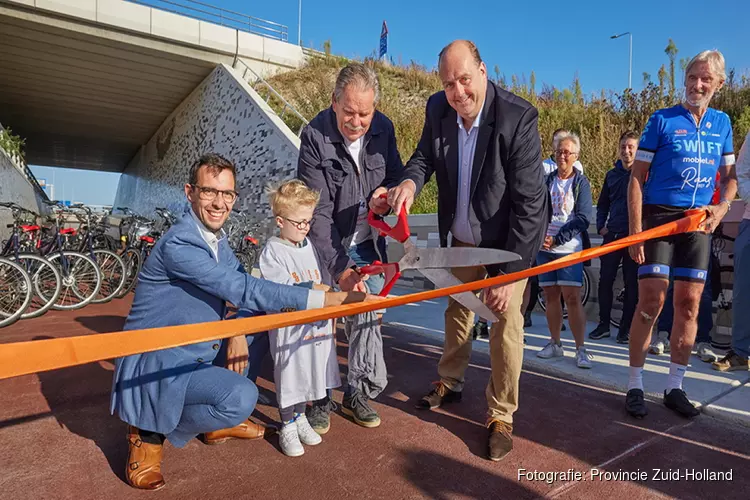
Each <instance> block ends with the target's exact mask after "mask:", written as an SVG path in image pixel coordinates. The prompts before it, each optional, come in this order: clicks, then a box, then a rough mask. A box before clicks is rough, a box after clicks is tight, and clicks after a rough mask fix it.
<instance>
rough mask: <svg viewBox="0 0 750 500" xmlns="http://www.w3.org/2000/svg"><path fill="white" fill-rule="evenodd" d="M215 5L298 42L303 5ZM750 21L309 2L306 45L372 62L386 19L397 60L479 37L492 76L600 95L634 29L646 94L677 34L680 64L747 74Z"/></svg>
mask: <svg viewBox="0 0 750 500" xmlns="http://www.w3.org/2000/svg"><path fill="white" fill-rule="evenodd" d="M210 3H213V4H214V5H217V6H221V7H224V8H226V9H230V10H235V11H238V12H243V13H246V14H249V15H252V16H256V17H261V18H264V19H268V20H271V21H275V22H279V23H282V24H286V25H287V26H288V27H289V32H290V33H289V39H290V41H296V39H297V6H298V0H275V1H274V2H257V3H256V2H249V1H247V0H211V2H210ZM748 18H750V2H748V1H745V0H716V1H714V2H710V3H709V2H705V1H697V0H680V1H675V0H649V1H644V0H632V1H628V2H611V1H602V0H577V1H575V2H560V1H551V0H536V1H532V2H528V1H519V2H504V1H502V0H475V1H474V2H466V3H464V2H458V1H456V0H452V1H444V0H436V1H421V0H417V1H414V0H378V1H374V2H352V1H343V0H302V41H303V44H304V45H306V46H310V45H311V44H312V45H314V46H315V47H316V48H320V47H321V46H322V43H323V41H325V40H326V39H330V40H331V44H332V48H333V52H334V53H340V54H343V55H347V56H355V57H364V56H367V55H370V54H371V53H372V52H373V51H374V50H375V49H377V47H378V39H379V37H380V28H381V25H382V22H383V20H386V21H387V23H388V28H389V32H390V34H389V54H390V55H392V56H393V58H394V60H395V61H397V62H398V60H399V59H400V60H401V61H402V62H404V63H408V62H409V61H411V60H415V61H416V62H418V63H420V64H423V65H425V66H427V67H433V66H434V65H435V63H436V60H437V54H438V52H439V51H440V49H441V48H442V47H443V46H444V45H445V44H446V43H447V42H449V41H451V40H453V39H456V38H469V39H471V40H473V41H474V42H475V43H476V44H477V46H478V47H479V50H480V52H481V54H482V58H483V59H484V60H485V61H486V63H487V66H488V68H489V70H490V74H491V75H492V74H493V68H494V66H495V65H498V66H499V67H500V70H501V72H504V73H505V74H506V75H507V76H508V78H509V79H510V75H511V74H512V73H515V74H517V75H518V76H519V77H520V76H521V75H522V74H526V76H527V77H528V75H529V74H530V73H531V71H532V70H533V71H534V72H535V73H536V77H537V82H538V85H539V86H541V83H542V82H544V83H548V84H552V85H556V86H558V87H561V86H567V85H569V84H570V83H571V81H572V80H573V78H574V76H575V75H576V73H577V74H578V75H579V77H580V79H581V84H582V85H583V89H584V92H586V93H592V92H597V93H598V91H599V90H601V89H603V88H604V89H611V90H615V91H620V90H622V89H623V88H625V87H626V86H627V81H628V37H627V36H626V37H623V38H620V39H617V40H610V38H609V37H610V36H611V35H613V34H619V33H622V32H626V31H630V32H632V33H633V87H634V88H636V89H637V88H640V87H641V82H642V73H643V72H644V71H646V72H649V73H651V75H652V78H653V79H654V80H656V74H657V72H658V71H659V66H661V64H665V63H667V62H668V59H667V56H666V55H665V54H664V48H665V47H666V46H667V42H668V40H669V38H672V39H673V40H674V41H675V44H676V45H677V48H678V49H679V53H678V54H677V59H678V61H679V58H681V57H692V56H693V55H695V54H697V53H698V52H700V51H701V50H704V49H708V48H717V49H719V50H721V51H722V52H723V53H724V55H725V57H726V59H727V65H728V67H735V68H737V69H738V71H744V72H746V73H747V72H748V70H750V50H748V47H750V41H749V40H748V38H747V34H746V30H745V26H744V22H740V20H743V19H744V20H746V19H748ZM732 20H737V22H733V21H732ZM691 26H693V27H691ZM678 68H679V65H678Z"/></svg>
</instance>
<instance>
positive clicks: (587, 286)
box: [537, 267, 591, 319]
mask: <svg viewBox="0 0 750 500" xmlns="http://www.w3.org/2000/svg"><path fill="white" fill-rule="evenodd" d="M590 295H591V277H590V276H589V271H588V268H586V267H584V268H583V285H581V305H582V306H583V307H586V304H587V303H588V301H589V296H590ZM537 300H538V301H539V307H541V308H542V311H546V310H547V306H546V304H545V303H544V290H543V289H542V287H539V294H538V296H537ZM560 301H561V302H562V309H563V319H568V309H567V308H566V307H565V302H563V301H562V299H560Z"/></svg>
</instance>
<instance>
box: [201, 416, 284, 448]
mask: <svg viewBox="0 0 750 500" xmlns="http://www.w3.org/2000/svg"><path fill="white" fill-rule="evenodd" d="M277 431H278V429H277V428H276V427H275V426H273V425H263V424H256V423H255V422H253V421H252V420H249V419H248V420H245V421H244V422H242V423H241V424H240V425H237V426H234V427H232V428H231V429H221V430H218V431H213V432H206V433H205V434H203V442H204V443H206V444H221V443H224V442H226V441H228V440H230V439H263V438H264V437H266V436H271V435H273V434H276V432H277Z"/></svg>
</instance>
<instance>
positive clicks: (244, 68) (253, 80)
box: [233, 58, 310, 137]
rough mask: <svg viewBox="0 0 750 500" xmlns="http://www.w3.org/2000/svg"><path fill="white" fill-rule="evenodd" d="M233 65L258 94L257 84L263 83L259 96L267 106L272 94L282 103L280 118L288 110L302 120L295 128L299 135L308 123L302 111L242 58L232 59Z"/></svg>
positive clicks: (282, 117)
mask: <svg viewBox="0 0 750 500" xmlns="http://www.w3.org/2000/svg"><path fill="white" fill-rule="evenodd" d="M233 67H234V69H235V70H237V71H239V72H240V74H241V76H242V79H243V80H245V81H246V82H247V83H249V84H250V85H251V86H252V87H253V88H254V89H255V90H256V91H257V92H258V94H260V93H261V92H260V90H258V89H257V88H256V87H257V86H258V85H263V86H264V87H265V88H266V90H265V94H266V96H265V97H263V95H261V97H263V100H264V101H266V103H268V105H269V106H270V105H271V103H270V101H269V99H270V97H271V96H272V95H273V96H274V97H275V98H276V99H278V100H279V101H280V102H281V104H282V108H281V113H278V115H279V117H280V118H281V119H282V120H283V119H284V116H285V115H286V112H287V111H289V112H290V113H292V114H293V115H294V116H296V117H297V118H299V119H300V121H301V122H302V125H300V127H299V130H297V136H298V137H299V135H300V134H301V133H302V129H304V128H305V125H307V124H308V123H310V122H309V121H308V120H307V118H305V117H304V116H302V113H300V112H299V111H297V110H296V109H295V107H294V106H292V105H291V104H289V102H288V101H287V100H286V99H284V97H283V96H282V95H281V94H279V93H278V92H276V89H274V88H273V87H272V86H271V84H270V83H268V82H267V81H266V80H265V79H264V78H263V77H262V76H260V75H259V74H258V73H256V72H255V71H254V70H253V69H252V68H251V67H250V66H248V65H247V64H246V63H245V62H244V61H243V60H242V59H239V58H238V59H236V60H235V61H234V65H233Z"/></svg>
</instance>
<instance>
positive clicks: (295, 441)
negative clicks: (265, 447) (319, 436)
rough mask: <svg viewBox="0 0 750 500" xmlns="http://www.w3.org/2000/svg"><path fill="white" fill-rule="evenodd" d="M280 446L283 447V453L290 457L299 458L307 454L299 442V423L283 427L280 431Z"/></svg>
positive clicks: (291, 423)
mask: <svg viewBox="0 0 750 500" xmlns="http://www.w3.org/2000/svg"><path fill="white" fill-rule="evenodd" d="M308 426H309V424H308ZM313 432H314V431H313ZM279 446H281V451H282V452H284V455H286V456H288V457H299V456H301V455H304V454H305V449H304V448H303V447H302V443H301V442H300V440H299V434H298V432H297V422H290V423H288V424H284V425H283V426H282V427H281V430H280V431H279Z"/></svg>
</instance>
